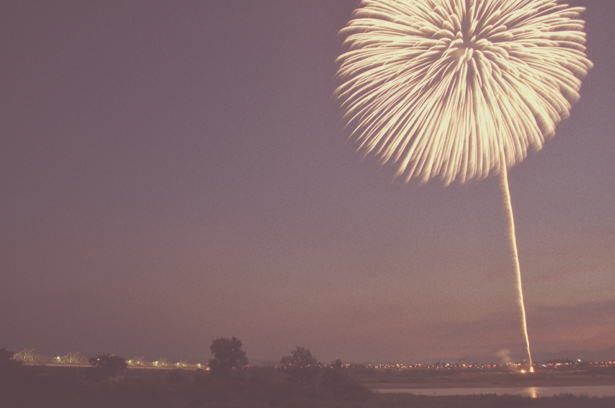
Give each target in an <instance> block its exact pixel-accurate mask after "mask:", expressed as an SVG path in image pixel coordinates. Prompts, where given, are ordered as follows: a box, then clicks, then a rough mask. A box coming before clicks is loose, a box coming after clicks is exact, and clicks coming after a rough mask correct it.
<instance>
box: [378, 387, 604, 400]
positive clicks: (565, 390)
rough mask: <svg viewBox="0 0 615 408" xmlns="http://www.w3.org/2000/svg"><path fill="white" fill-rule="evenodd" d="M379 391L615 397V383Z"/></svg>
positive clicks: (424, 393)
mask: <svg viewBox="0 0 615 408" xmlns="http://www.w3.org/2000/svg"><path fill="white" fill-rule="evenodd" d="M372 391H375V392H379V393H405V394H415V395H432V396H450V395H474V394H476V395H480V394H496V395H520V396H524V397H532V398H540V397H553V396H555V395H560V394H572V395H575V396H587V397H614V396H615V385H581V386H566V387H489V388H400V389H382V388H381V389H373V390H372Z"/></svg>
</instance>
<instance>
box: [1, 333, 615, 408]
mask: <svg viewBox="0 0 615 408" xmlns="http://www.w3.org/2000/svg"><path fill="white" fill-rule="evenodd" d="M211 351H212V355H213V358H212V359H211V360H210V367H211V369H210V370H208V371H206V370H181V369H172V370H170V369H169V370H156V369H127V367H126V363H125V361H124V360H123V359H122V358H121V357H117V356H114V355H110V354H107V355H100V356H95V357H92V358H90V364H91V367H89V368H71V367H45V366H24V365H21V364H20V363H19V362H17V361H15V360H13V359H12V355H13V353H11V352H8V351H6V350H5V349H0V407H10V408H56V407H57V408H73V407H74V408H81V407H88V408H124V407H126V408H128V407H130V408H139V407H143V408H163V407H164V408H176V407H177V408H179V407H182V408H188V407H190V408H192V407H194V408H200V407H202V408H269V407H284V408H311V407H314V408H402V407H426V408H430V407H433V408H440V407H442V408H443V407H473V408H483V407H484V408H487V407H494V406H497V407H499V408H508V407H510V408H513V407H536V408H541V407H545V408H551V407H553V408H555V407H557V408H572V407H575V408H576V407H584V408H594V407H595V408H606V407H609V408H612V407H613V406H615V398H601V399H598V398H583V397H573V396H560V397H553V398H539V399H530V398H524V397H514V396H495V395H485V396H476V395H473V396H464V397H458V396H457V397H425V396H415V395H410V394H398V395H392V394H377V393H373V392H371V391H370V390H368V389H367V388H365V387H363V386H362V385H360V384H359V383H358V382H356V381H355V380H354V379H353V376H352V369H349V368H348V367H346V366H345V365H344V364H342V362H341V361H340V360H337V361H335V362H332V363H330V364H322V363H319V362H318V361H317V359H316V358H315V357H314V356H313V355H312V354H311V352H310V351H309V350H307V349H304V348H301V347H297V348H296V349H295V350H293V351H292V352H291V353H290V355H288V356H284V357H282V358H281V360H280V364H279V365H278V366H277V367H249V366H248V359H247V357H246V355H245V352H244V351H243V350H242V349H241V341H239V340H237V339H235V338H232V339H225V338H222V339H217V340H216V341H214V343H212V347H211Z"/></svg>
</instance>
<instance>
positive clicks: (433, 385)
mask: <svg viewBox="0 0 615 408" xmlns="http://www.w3.org/2000/svg"><path fill="white" fill-rule="evenodd" d="M361 385H363V386H364V387H365V388H368V389H370V390H376V389H380V390H394V389H399V390H401V389H404V390H406V389H409V390H412V389H437V388H524V387H541V388H546V387H583V386H609V385H613V386H615V378H614V379H597V380H587V381H583V380H574V379H571V380H544V379H537V380H536V381H523V382H493V381H491V382H489V381H463V382H454V381H451V382H425V383H362V384H361Z"/></svg>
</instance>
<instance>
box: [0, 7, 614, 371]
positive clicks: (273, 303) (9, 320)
mask: <svg viewBox="0 0 615 408" xmlns="http://www.w3.org/2000/svg"><path fill="white" fill-rule="evenodd" d="M566 3H569V4H574V5H580V6H584V7H586V8H587V11H586V12H585V13H584V14H583V18H584V19H585V20H586V21H587V25H586V31H587V34H588V42H587V47H588V50H587V54H588V57H589V58H590V59H591V60H592V62H593V63H594V64H595V67H594V68H593V70H592V71H590V73H589V75H588V77H587V78H586V79H585V81H584V85H583V87H582V89H581V101H580V102H579V103H578V104H576V105H575V106H574V108H573V109H572V114H571V117H570V118H569V119H567V120H566V121H564V122H562V123H561V124H560V126H559V127H558V128H557V130H556V136H555V138H554V139H553V140H551V141H550V142H549V143H547V145H546V146H545V148H544V149H543V150H542V151H540V152H535V153H533V154H530V156H529V157H528V158H527V159H526V160H525V161H523V162H522V163H520V164H519V165H517V166H515V167H514V168H512V169H511V170H510V172H509V175H508V178H509V183H510V190H511V196H512V203H513V209H514V215H515V221H516V228H517V242H518V246H519V258H520V263H521V271H522V276H523V280H524V294H525V301H526V310H527V318H528V330H529V336H530V341H531V345H532V351H533V352H534V353H539V352H543V353H544V352H557V351H560V350H591V351H599V350H603V349H606V348H610V347H614V346H615V159H614V156H615V137H614V136H615V121H614V120H615V53H614V52H613V47H614V45H615V40H614V37H613V24H614V23H615V1H612V0H585V1H581V0H579V1H573V2H566ZM357 5H358V1H355V0H330V1H325V0H202V1H180V2H171V1H145V0H138V1H137V0H131V1H126V0H113V1H99V2H94V1H80V0H74V1H66V0H61V1H53V2H48V1H30V0H4V1H2V4H1V5H0V19H1V23H0V49H1V53H2V56H3V57H2V75H0V84H1V89H2V97H1V98H0V103H1V109H0V129H1V132H2V133H1V139H0V140H1V144H0V169H1V171H0V189H1V191H2V199H1V200H0V213H1V214H2V217H1V225H0V240H1V242H0V348H2V347H6V348H7V349H9V350H12V351H15V352H18V351H20V350H22V349H26V348H36V349H37V350H38V351H39V352H40V353H41V354H43V355H50V356H51V355H65V354H67V353H68V352H71V351H80V352H81V353H82V354H84V355H85V356H92V355H95V354H103V353H115V354H117V355H120V356H122V357H125V358H131V357H134V356H141V355H143V356H145V357H147V358H150V359H157V358H161V357H167V358H169V359H176V360H177V359H180V358H188V359H192V360H195V361H196V359H201V360H207V359H208V358H210V352H209V346H210V344H211V342H212V340H213V339H215V338H218V337H221V336H226V337H230V336H236V337H238V338H240V339H241V340H242V341H243V345H244V347H243V348H244V350H246V351H247V355H248V357H249V358H251V359H262V360H273V361H277V360H279V359H280V357H281V356H282V355H285V354H289V352H290V351H291V350H292V349H294V348H295V347H296V346H303V347H306V348H308V349H310V350H311V351H312V353H313V354H314V355H315V356H316V357H317V358H318V359H319V360H320V361H323V362H329V361H331V360H334V359H337V358H341V359H342V360H343V361H345V362H368V361H369V362H378V361H408V362H412V361H421V360H429V359H437V358H442V357H446V358H450V359H451V360H454V359H459V358H462V357H469V356H476V355H492V356H494V360H497V358H496V357H495V356H496V355H498V354H502V353H503V352H509V353H511V354H512V355H519V356H522V355H523V354H524V350H525V343H524V339H523V334H522V330H521V325H520V319H519V312H518V306H517V303H516V287H515V273H514V265H513V261H512V259H511V255H510V248H509V241H508V234H507V219H506V212H505V209H504V206H503V204H502V200H503V198H502V192H501V189H500V186H499V181H498V178H497V177H491V178H488V179H486V180H483V181H480V182H474V183H471V184H467V185H459V184H458V183H457V184H453V185H451V186H450V187H447V188H444V187H442V185H441V184H439V183H438V182H437V181H433V182H430V183H428V184H426V185H419V184H417V183H410V184H404V183H403V182H402V181H400V180H394V179H393V174H394V171H395V168H394V167H392V166H384V167H380V165H379V164H378V163H377V159H376V158H374V157H373V156H367V157H366V158H365V159H363V158H362V155H361V154H357V153H356V147H357V145H356V144H355V143H354V142H353V141H352V140H350V141H349V140H348V137H349V130H348V129H344V127H343V124H342V122H341V112H340V110H339V104H338V103H337V102H336V101H335V100H334V99H333V97H332V93H333V91H334V89H335V87H336V81H335V78H334V76H335V71H336V64H335V59H336V57H337V56H338V55H339V54H340V52H341V40H342V39H341V38H339V37H338V35H337V33H338V31H339V30H340V29H341V28H343V27H344V26H345V24H346V23H347V22H348V20H349V18H350V16H351V13H352V10H353V9H354V8H355V7H356V6H357ZM613 358H615V356H613Z"/></svg>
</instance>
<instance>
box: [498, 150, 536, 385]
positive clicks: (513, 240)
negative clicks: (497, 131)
mask: <svg viewBox="0 0 615 408" xmlns="http://www.w3.org/2000/svg"><path fill="white" fill-rule="evenodd" d="M500 154H501V157H502V159H501V161H500V163H501V166H500V185H501V187H502V192H503V193H504V205H505V206H506V210H507V213H508V231H509V234H510V246H511V250H512V253H513V260H514V262H515V271H516V272H517V294H518V295H519V298H518V300H519V308H520V310H521V326H522V328H523V336H524V337H525V347H526V349H527V356H528V358H529V363H530V372H531V373H533V372H534V364H533V362H532V352H531V351H530V336H529V335H528V334H527V318H526V314H525V302H524V301H523V284H522V283H521V266H520V265H519V253H518V251H517V237H516V235H515V218H514V217H513V209H512V201H511V200H510V188H509V187H508V170H507V169H506V161H505V160H504V152H501V153H500Z"/></svg>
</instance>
